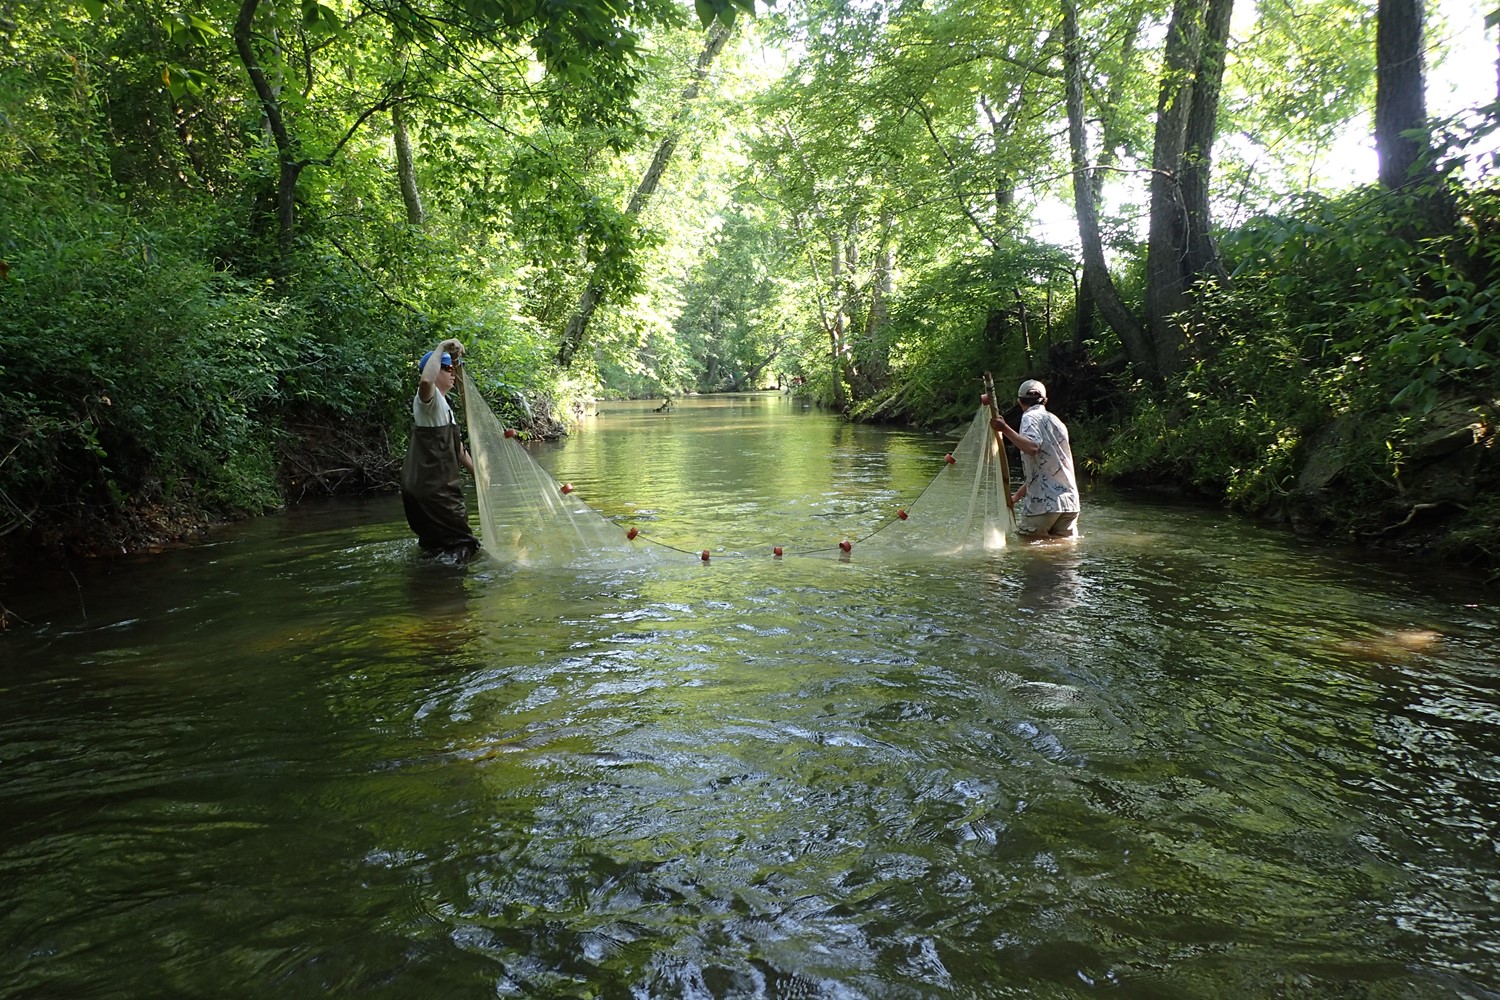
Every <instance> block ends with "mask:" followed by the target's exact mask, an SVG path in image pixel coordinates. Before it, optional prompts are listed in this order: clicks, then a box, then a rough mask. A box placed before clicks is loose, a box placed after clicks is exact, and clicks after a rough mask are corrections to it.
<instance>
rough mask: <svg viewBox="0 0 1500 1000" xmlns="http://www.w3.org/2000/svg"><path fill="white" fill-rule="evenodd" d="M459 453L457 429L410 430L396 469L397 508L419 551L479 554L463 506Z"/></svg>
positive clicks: (476, 540)
mask: <svg viewBox="0 0 1500 1000" xmlns="http://www.w3.org/2000/svg"><path fill="white" fill-rule="evenodd" d="M462 447H463V443H462V441H461V439H460V438H459V435H458V424H456V423H454V424H446V425H444V426H442V427H416V426H414V427H412V429H411V444H410V445H408V446H407V449H406V464H404V465H403V466H402V467H401V502H402V505H403V506H404V507H405V508H406V523H407V524H409V525H411V530H412V531H415V532H416V533H417V544H419V545H420V546H421V547H422V548H423V549H424V550H428V551H443V552H452V553H454V554H457V555H464V556H470V555H473V554H474V553H475V552H476V551H477V550H478V549H479V539H477V538H475V537H474V535H473V533H472V532H470V531H469V512H468V508H466V507H465V506H464V486H463V463H462V462H460V461H459V458H458V456H459V455H460V454H461V453H462V452H461V451H460V449H461V448H462Z"/></svg>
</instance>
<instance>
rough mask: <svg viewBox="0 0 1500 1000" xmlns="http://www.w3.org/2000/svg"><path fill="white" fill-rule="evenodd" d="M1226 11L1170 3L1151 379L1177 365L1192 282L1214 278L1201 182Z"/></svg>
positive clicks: (1150, 251) (1154, 189)
mask: <svg viewBox="0 0 1500 1000" xmlns="http://www.w3.org/2000/svg"><path fill="white" fill-rule="evenodd" d="M1232 8H1233V0H1177V3H1176V5H1175V6H1174V8H1173V11H1172V23H1171V26H1170V27H1169V28H1168V30H1167V49H1166V58H1165V65H1164V67H1163V70H1162V84H1161V95H1160V97H1159V99H1158V102H1157V112H1156V138H1155V147H1154V150H1153V153H1152V161H1151V163H1152V171H1151V222H1150V232H1149V236H1148V240H1147V247H1146V326H1147V338H1148V340H1149V342H1150V346H1151V349H1152V363H1151V365H1150V366H1149V367H1148V368H1147V369H1146V372H1145V374H1147V375H1149V376H1151V377H1154V378H1160V377H1164V376H1166V375H1170V374H1172V373H1174V372H1176V371H1178V370H1180V369H1181V367H1182V365H1183V363H1184V360H1185V356H1184V349H1185V347H1186V344H1187V335H1186V330H1185V328H1184V327H1183V326H1182V325H1181V323H1180V321H1179V319H1178V318H1177V317H1178V314H1180V313H1181V312H1182V311H1183V310H1184V309H1186V308H1187V306H1188V295H1189V292H1190V290H1191V288H1192V286H1193V284H1194V283H1195V282H1196V281H1197V280H1199V279H1200V278H1202V277H1205V276H1217V275H1219V274H1222V270H1221V269H1220V268H1219V266H1218V262H1217V251H1216V250H1215V248H1214V246H1213V243H1212V239H1211V238H1210V236H1209V233H1208V226H1209V222H1210V220H1209V212H1208V177H1209V167H1210V164H1211V162H1212V158H1211V153H1212V149H1213V139H1214V133H1215V129H1214V121H1213V119H1214V116H1215V114H1216V113H1217V110H1218V93H1219V87H1220V84H1221V82H1222V79H1223V71H1224V55H1223V53H1224V46H1225V43H1226V42H1227V40H1228V31H1229V18H1230V13H1231V11H1232ZM1195 106H1196V112H1195ZM1132 361H1134V358H1132Z"/></svg>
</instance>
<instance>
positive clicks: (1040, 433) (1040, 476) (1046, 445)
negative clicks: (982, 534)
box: [1017, 405, 1080, 514]
mask: <svg viewBox="0 0 1500 1000" xmlns="http://www.w3.org/2000/svg"><path fill="white" fill-rule="evenodd" d="M1017 430H1019V431H1020V432H1021V436H1022V437H1029V438H1031V440H1033V441H1035V442H1036V443H1037V445H1038V446H1039V447H1040V448H1041V450H1040V451H1038V452H1037V453H1036V454H1035V455H1028V454H1026V453H1025V452H1024V451H1023V452H1021V469H1022V471H1023V472H1024V473H1025V476H1026V496H1025V497H1024V498H1023V499H1022V501H1021V507H1022V510H1021V513H1023V514H1050V513H1052V512H1053V511H1063V512H1067V511H1077V510H1079V509H1080V508H1079V506H1078V479H1077V477H1075V476H1074V474H1073V446H1072V444H1071V443H1070V442H1069V441H1068V428H1067V425H1066V424H1064V423H1063V422H1062V421H1061V420H1059V419H1057V418H1056V417H1054V416H1053V415H1052V414H1050V413H1048V412H1047V409H1046V407H1044V406H1040V405H1038V406H1033V407H1030V408H1029V409H1027V410H1026V412H1025V413H1023V414H1021V426H1020V427H1019V428H1017Z"/></svg>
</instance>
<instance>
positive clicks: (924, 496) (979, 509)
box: [464, 383, 1010, 566]
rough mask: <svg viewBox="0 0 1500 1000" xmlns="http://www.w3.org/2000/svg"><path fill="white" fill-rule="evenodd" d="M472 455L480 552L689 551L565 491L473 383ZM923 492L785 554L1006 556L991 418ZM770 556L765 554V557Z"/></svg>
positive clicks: (597, 555) (644, 554)
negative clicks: (859, 530)
mask: <svg viewBox="0 0 1500 1000" xmlns="http://www.w3.org/2000/svg"><path fill="white" fill-rule="evenodd" d="M464 411H465V414H466V419H467V421H468V428H469V450H470V452H471V453H472V454H473V457H474V473H475V486H476V490H477V493H478V498H479V524H480V532H481V541H482V542H483V545H484V551H485V553H486V554H488V555H489V557H490V558H492V559H496V560H498V561H500V562H505V563H511V562H514V563H519V564H522V565H530V566H569V565H581V564H598V563H617V562H621V561H625V560H634V559H652V558H661V557H664V556H668V555H672V556H673V557H674V558H676V557H677V556H676V555H675V554H674V553H677V554H685V553H686V550H682V549H677V548H675V547H674V546H671V545H668V544H664V543H662V542H659V541H656V540H655V539H648V538H647V537H646V536H645V535H644V534H641V535H637V536H630V535H628V534H627V526H624V525H620V524H616V523H615V522H613V521H611V520H610V519H609V518H607V517H605V516H604V515H603V514H601V513H599V512H598V511H596V510H594V509H593V508H592V507H590V506H589V505H588V504H586V503H585V502H584V501H582V500H581V499H579V498H578V497H577V496H576V495H574V494H571V493H567V492H564V490H563V487H562V484H560V483H559V482H558V481H557V480H556V479H554V478H553V477H552V476H551V475H550V474H549V473H548V472H547V471H546V470H545V469H543V468H542V467H541V466H540V465H538V464H537V462H536V460H535V459H533V458H532V457H531V454H530V453H529V452H528V451H527V450H526V447H525V446H524V445H523V444H522V443H521V442H520V440H519V439H517V438H515V437H513V436H507V432H506V430H505V428H504V426H503V425H501V423H500V421H499V420H498V419H497V418H496V417H495V415H494V413H492V412H491V411H490V408H489V407H488V406H487V405H486V404H485V402H484V400H483V399H482V398H481V397H480V395H479V393H478V391H476V390H475V388H474V386H473V384H472V383H470V384H468V385H466V386H465V387H464ZM951 455H952V458H953V461H951V462H945V464H944V466H943V468H942V471H940V472H939V473H938V474H937V475H936V476H934V477H933V479H932V481H931V482H929V483H928V484H927V486H926V488H925V489H923V491H922V493H921V494H920V495H919V496H918V497H916V498H915V499H914V500H912V501H911V503H909V504H907V505H906V506H905V507H904V508H902V510H903V512H904V513H905V515H906V516H905V517H902V516H900V514H899V513H896V514H893V516H892V517H891V518H890V519H889V520H888V521H886V522H884V523H883V524H881V525H880V526H879V527H877V528H875V529H874V531H871V532H869V533H868V534H865V535H863V536H860V537H854V538H847V539H845V542H847V544H848V546H849V548H848V550H847V551H846V550H845V549H844V548H843V547H842V545H841V544H830V545H827V546H826V547H820V548H816V549H799V548H794V547H788V548H787V549H786V550H785V554H786V555H799V556H823V557H830V556H831V557H834V558H850V557H852V556H860V557H880V556H898V557H903V558H905V557H926V556H952V555H957V554H962V553H982V552H988V551H994V550H997V549H1003V548H1004V547H1005V533H1006V529H1007V528H1008V526H1009V524H1010V513H1009V511H1008V509H1007V507H1006V503H1005V500H1006V493H1005V487H1006V482H1007V480H1006V478H1005V470H1004V468H1003V466H1002V464H1001V463H1002V462H1003V461H1004V453H1003V452H1002V451H1001V448H1000V445H999V442H998V440H997V439H996V436H995V433H994V431H992V430H991V429H990V410H989V409H988V408H987V407H985V406H981V407H979V409H978V410H976V411H975V414H974V418H973V420H972V421H971V422H970V424H969V428H968V430H967V432H966V433H965V434H964V436H963V438H962V440H960V441H959V443H958V445H957V447H955V448H954V449H953V451H952V453H951ZM768 551H769V549H768Z"/></svg>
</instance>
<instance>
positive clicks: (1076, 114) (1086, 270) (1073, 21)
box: [1063, 0, 1151, 365]
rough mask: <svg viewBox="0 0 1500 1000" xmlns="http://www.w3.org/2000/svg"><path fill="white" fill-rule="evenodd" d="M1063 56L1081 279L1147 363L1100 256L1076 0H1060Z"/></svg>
mask: <svg viewBox="0 0 1500 1000" xmlns="http://www.w3.org/2000/svg"><path fill="white" fill-rule="evenodd" d="M1063 60H1064V67H1065V75H1066V77H1067V105H1068V145H1069V147H1070V149H1071V152H1072V160H1073V206H1074V210H1075V212H1076V214H1077V216H1078V239H1079V242H1080V243H1081V244H1082V245H1083V284H1084V286H1086V289H1087V295H1086V296H1083V297H1080V299H1081V302H1080V308H1083V304H1082V300H1083V299H1087V300H1091V302H1090V308H1092V307H1093V306H1097V307H1098V310H1099V314H1100V315H1101V316H1103V317H1104V322H1106V323H1108V324H1109V327H1110V329H1112V330H1114V331H1115V334H1116V335H1117V336H1118V337H1119V338H1120V343H1121V344H1122V345H1124V347H1125V355H1126V357H1128V358H1129V359H1130V361H1131V363H1132V364H1137V365H1146V364H1148V362H1149V359H1150V357H1151V350H1150V346H1149V344H1148V342H1147V340H1146V334H1145V331H1144V329H1142V327H1141V323H1140V321H1139V320H1138V319H1136V317H1135V314H1134V313H1132V312H1131V311H1130V308H1129V307H1128V306H1126V305H1125V301H1124V299H1122V298H1121V297H1120V293H1119V290H1118V289H1116V288H1115V283H1114V280H1113V279H1112V278H1111V277H1110V274H1109V266H1108V265H1107V264H1106V263H1105V260H1104V244H1103V242H1102V240H1101V239H1100V236H1099V214H1098V207H1097V204H1096V202H1095V197H1096V192H1097V188H1096V186H1095V184H1094V182H1093V179H1092V177H1091V172H1090V170H1089V162H1088V143H1087V141H1086V139H1085V138H1084V131H1083V129H1084V116H1083V66H1082V59H1081V57H1080V55H1079V51H1078V8H1077V5H1076V4H1075V2H1074V0H1063Z"/></svg>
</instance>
